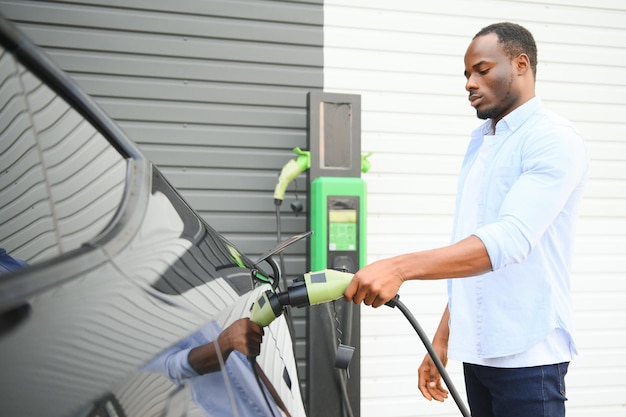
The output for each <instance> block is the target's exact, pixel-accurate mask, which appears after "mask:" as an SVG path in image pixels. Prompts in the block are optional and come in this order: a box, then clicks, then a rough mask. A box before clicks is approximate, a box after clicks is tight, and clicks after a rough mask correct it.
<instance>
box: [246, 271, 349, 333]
mask: <svg viewBox="0 0 626 417" xmlns="http://www.w3.org/2000/svg"><path fill="white" fill-rule="evenodd" d="M352 276H353V274H351V273H348V272H341V271H337V270H334V269H324V270H322V271H317V272H307V273H306V274H304V275H303V276H301V277H300V278H297V279H295V280H294V281H293V283H292V284H291V286H289V288H287V291H285V292H272V291H271V290H267V291H265V292H264V293H262V294H261V296H260V297H259V298H258V300H257V301H256V302H255V303H254V304H253V305H252V310H251V313H250V320H252V321H253V322H255V323H256V324H258V325H259V326H262V327H265V326H267V325H268V324H270V323H271V322H272V321H274V319H275V318H277V317H279V316H280V315H281V314H282V312H283V308H285V307H287V306H289V307H306V306H312V305H316V304H321V303H325V302H327V301H333V300H337V299H338V298H341V297H342V296H343V293H344V292H345V291H346V288H347V287H348V284H350V281H352Z"/></svg>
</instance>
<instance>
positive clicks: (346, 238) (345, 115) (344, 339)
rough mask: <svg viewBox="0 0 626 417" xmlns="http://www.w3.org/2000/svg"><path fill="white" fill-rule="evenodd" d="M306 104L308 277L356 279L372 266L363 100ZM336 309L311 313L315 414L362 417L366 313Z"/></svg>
mask: <svg viewBox="0 0 626 417" xmlns="http://www.w3.org/2000/svg"><path fill="white" fill-rule="evenodd" d="M307 104H308V149H309V152H310V169H309V182H310V194H309V199H308V203H309V209H308V213H309V230H311V231H313V234H312V235H311V238H310V240H309V262H310V265H309V268H308V270H310V271H317V270H323V269H338V270H342V271H345V272H350V273H354V272H356V271H357V270H358V269H359V268H360V267H361V266H363V265H365V262H366V236H367V234H366V212H367V210H366V209H367V201H366V199H367V187H366V184H365V181H364V180H363V179H362V178H361V172H362V171H363V172H365V171H367V170H368V169H369V162H368V161H367V156H369V155H367V156H361V97H360V96H359V95H352V94H333V93H324V92H310V93H309V94H308V103H307ZM333 306H334V308H333V307H331V306H329V304H328V303H326V304H325V305H319V306H312V307H311V308H309V309H307V310H308V312H307V323H308V325H307V368H308V372H307V384H306V386H307V389H306V394H307V395H306V398H307V406H308V407H307V408H308V413H309V415H312V416H329V417H335V416H336V417H340V416H355V417H357V416H359V415H360V353H359V344H360V319H361V315H360V308H359V306H357V305H354V304H352V303H346V302H345V301H343V300H338V301H336V302H335V303H334V304H333ZM337 326H339V331H338V330H337ZM335 358H336V360H335ZM339 362H341V363H340V364H339V365H337V363H339ZM337 368H344V369H345V371H344V370H341V369H337ZM334 381H336V382H337V383H332V382H334Z"/></svg>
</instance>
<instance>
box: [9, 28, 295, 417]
mask: <svg viewBox="0 0 626 417" xmlns="http://www.w3.org/2000/svg"><path fill="white" fill-rule="evenodd" d="M0 42H1V44H2V49H1V51H0V52H1V55H0V120H1V122H0V123H1V126H0V168H1V173H0V247H2V248H4V249H5V250H6V251H7V252H8V253H9V255H11V256H13V257H15V258H18V259H21V260H23V261H25V262H27V263H28V266H27V267H23V268H19V269H17V270H15V271H13V272H9V273H5V274H2V275H1V276H0V316H1V318H0V369H2V372H0V410H2V414H3V415H7V416H23V417H30V416H33V417H34V416H43V415H46V416H58V417H61V416H68V417H74V416H101V417H104V416H129V417H130V416H140V417H148V416H182V415H203V411H204V415H211V414H210V412H207V411H206V410H202V409H201V407H200V406H199V405H198V404H197V402H196V401H195V400H194V399H195V395H198V394H197V393H194V392H192V391H193V389H192V387H190V384H187V383H180V381H178V382H176V381H173V380H172V379H171V378H170V377H169V376H168V375H167V374H166V373H162V372H155V371H154V367H151V366H150V364H154V363H155V360H157V361H158V358H159V357H160V355H163V354H164V352H167V351H168V349H172V347H173V346H176V345H177V344H178V343H180V342H181V341H184V340H185V339H186V338H188V337H189V336H190V335H192V334H194V333H197V332H198V331H201V329H203V328H207V326H213V328H215V329H217V330H216V332H219V329H223V328H225V327H226V326H228V325H229V324H230V323H232V322H233V321H235V320H237V319H239V318H242V317H247V316H248V315H249V313H250V307H251V305H252V303H253V302H254V301H255V300H256V299H257V297H258V296H259V294H260V293H261V292H263V291H264V290H266V289H268V288H269V287H270V286H272V285H273V282H272V279H271V278H274V279H278V277H277V276H275V275H276V274H275V272H276V271H274V275H272V273H269V274H268V273H265V272H263V271H262V269H261V268H260V266H259V264H260V263H261V261H262V260H257V261H252V260H250V259H249V258H248V257H247V256H246V255H245V254H242V253H240V251H239V250H238V249H237V248H236V247H235V246H234V245H233V244H231V243H230V242H229V241H228V240H227V239H226V238H225V237H224V236H222V235H221V234H220V233H218V232H217V231H216V230H215V229H213V228H212V227H211V226H210V225H208V224H207V223H206V222H205V221H204V220H203V219H202V218H201V217H200V216H199V215H198V214H197V213H196V212H195V211H194V210H193V209H192V208H191V207H190V206H189V205H188V204H187V203H186V201H185V200H184V199H183V198H182V197H181V195H180V194H179V193H178V192H177V190H176V189H175V188H174V187H173V186H172V185H171V184H170V183H169V182H168V181H167V179H166V178H165V177H164V176H163V174H162V173H161V172H160V171H159V169H158V168H157V167H156V166H155V165H154V164H152V163H151V162H150V161H149V160H148V159H147V158H146V157H145V156H144V155H143V154H142V152H141V151H140V149H139V148H138V147H137V146H135V145H134V143H133V142H132V141H131V140H130V139H129V138H127V137H126V135H125V134H124V132H123V131H122V130H121V129H120V128H119V127H118V126H117V125H116V123H115V122H114V121H113V120H112V119H111V118H110V117H108V116H107V115H106V114H105V113H104V112H103V111H102V110H101V109H100V107H99V106H97V105H96V104H95V102H94V101H93V100H92V99H91V98H90V97H89V96H88V95H87V94H85V93H84V92H83V91H82V90H81V89H80V88H79V87H78V86H77V85H76V84H75V83H74V82H73V81H72V80H71V79H70V78H69V77H68V75H67V74H65V73H64V72H63V71H62V70H60V69H59V68H58V67H57V66H56V65H55V64H54V63H53V62H52V61H51V60H50V59H49V58H48V57H47V56H46V55H45V54H44V53H43V52H42V51H41V50H40V49H39V48H38V47H36V46H35V45H34V44H32V43H31V42H30V41H29V40H28V39H27V38H26V37H25V36H24V35H23V34H22V33H21V32H20V31H19V30H17V29H16V28H15V27H14V26H13V25H12V24H11V23H10V22H8V21H6V20H5V19H3V18H1V19H0ZM270 254H271V252H270ZM270 257H271V255H270ZM267 262H270V263H271V259H268V260H267ZM268 277H269V278H268ZM257 363H258V364H259V365H260V368H261V369H262V371H263V372H264V374H265V375H266V376H267V383H266V384H265V387H266V389H270V390H272V391H274V392H276V393H277V395H278V396H279V397H280V399H281V400H282V402H283V403H284V405H285V406H286V409H287V412H288V413H289V414H290V415H291V416H304V415H305V411H304V406H303V403H302V398H301V394H300V388H299V384H298V376H297V368H296V363H295V359H294V352H293V346H292V339H291V334H290V331H289V326H288V325H287V322H286V321H285V319H284V317H279V318H278V319H277V320H275V321H274V322H272V323H271V324H270V325H269V326H268V327H267V328H266V329H265V336H264V338H263V343H262V344H261V354H260V356H259V357H258V359H257ZM218 374H219V378H218V377H216V378H217V379H221V381H222V382H223V383H225V384H226V388H224V390H225V391H219V392H227V393H228V395H231V396H237V395H241V393H239V392H238V391H237V389H236V387H233V385H236V384H235V383H233V381H230V382H229V380H230V379H232V376H231V375H230V373H229V372H228V371H227V369H226V367H225V366H224V367H223V368H222V370H221V371H218ZM257 377H258V375H255V373H254V372H249V375H248V374H246V375H244V378H250V381H247V382H249V383H250V386H253V388H250V389H257V388H258V389H261V388H260V386H256V383H257V382H259V380H258V379H257V380H254V379H256V378H257ZM268 385H270V386H271V387H268ZM216 392H217V391H216ZM259 392H261V391H259ZM257 394H258V393H257ZM202 395H204V396H208V397H209V398H210V397H211V395H213V394H212V393H211V392H205V393H202ZM265 399H266V400H267V395H265ZM215 400H216V401H222V402H223V401H224V400H225V399H224V398H215ZM269 400H270V401H272V399H271V398H269ZM231 403H232V410H230V411H232V414H230V415H243V414H241V411H240V410H239V411H238V410H237V406H236V404H237V402H236V401H231ZM262 407H263V406H261V408H262ZM274 409H275V407H274ZM275 413H276V411H272V412H269V411H268V410H267V409H265V410H264V411H261V412H260V414H259V415H272V414H275ZM280 413H282V412H280Z"/></svg>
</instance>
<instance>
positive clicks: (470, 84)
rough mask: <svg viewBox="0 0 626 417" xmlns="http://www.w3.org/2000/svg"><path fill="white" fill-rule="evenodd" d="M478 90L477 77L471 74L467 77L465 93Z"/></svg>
mask: <svg viewBox="0 0 626 417" xmlns="http://www.w3.org/2000/svg"><path fill="white" fill-rule="evenodd" d="M476 89H478V84H477V83H476V77H474V76H473V75H472V74H470V75H468V76H467V77H466V81H465V91H470V90H476Z"/></svg>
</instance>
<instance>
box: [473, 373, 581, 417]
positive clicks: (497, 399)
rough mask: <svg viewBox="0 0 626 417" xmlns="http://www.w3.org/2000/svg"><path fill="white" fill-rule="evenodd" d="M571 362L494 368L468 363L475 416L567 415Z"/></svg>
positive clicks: (552, 416)
mask: <svg viewBox="0 0 626 417" xmlns="http://www.w3.org/2000/svg"><path fill="white" fill-rule="evenodd" d="M568 365H569V362H564V363H559V364H555V365H544V366H534V367H530V368H492V367H489V366H480V365H472V364H467V363H464V364H463V371H464V374H465V386H466V389H467V398H468V401H469V407H470V410H471V412H472V417H565V401H566V400H567V398H566V397H565V374H566V373H567V367H568Z"/></svg>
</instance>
